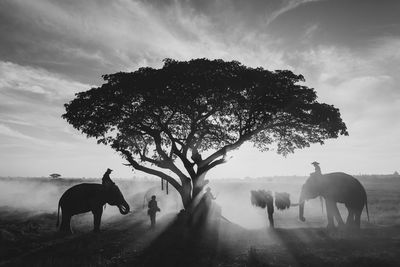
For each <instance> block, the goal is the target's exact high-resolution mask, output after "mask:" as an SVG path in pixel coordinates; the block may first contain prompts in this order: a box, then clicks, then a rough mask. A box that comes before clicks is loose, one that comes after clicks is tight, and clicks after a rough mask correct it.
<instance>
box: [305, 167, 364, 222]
mask: <svg viewBox="0 0 400 267" xmlns="http://www.w3.org/2000/svg"><path fill="white" fill-rule="evenodd" d="M318 196H320V197H323V198H324V199H325V202H326V211H327V217H328V225H327V228H328V229H332V228H335V224H334V218H336V221H337V223H338V226H339V227H342V226H344V222H343V220H342V217H341V216H340V213H339V210H338V208H337V206H336V203H344V205H345V206H346V208H347V210H348V217H347V220H346V226H348V227H353V228H356V229H360V217H361V213H362V211H363V209H364V206H365V208H366V211H367V218H368V221H369V213H368V204H367V193H366V192H365V189H364V187H363V186H362V185H361V183H360V182H359V181H358V180H357V179H356V178H354V177H353V176H351V175H348V174H346V173H343V172H334V173H327V174H322V175H311V176H310V177H309V178H308V179H307V180H306V182H305V183H304V185H303V187H302V189H301V193H300V199H299V219H300V220H301V221H303V222H304V221H305V218H304V203H305V201H306V200H309V199H313V198H316V197H318Z"/></svg>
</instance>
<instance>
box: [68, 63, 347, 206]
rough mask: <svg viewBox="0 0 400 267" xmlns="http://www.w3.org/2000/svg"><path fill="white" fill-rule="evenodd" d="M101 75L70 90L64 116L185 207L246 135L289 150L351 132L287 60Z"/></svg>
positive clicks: (261, 145)
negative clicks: (163, 185)
mask: <svg viewBox="0 0 400 267" xmlns="http://www.w3.org/2000/svg"><path fill="white" fill-rule="evenodd" d="M103 79H104V80H105V83H104V84H103V85H102V86H100V87H97V88H92V89H90V90H88V91H85V92H80V93H78V94H76V98H75V99H74V100H72V101H71V102H70V103H68V104H66V105H65V108H66V113H65V114H64V115H63V118H65V119H66V120H67V121H68V122H69V123H70V124H72V125H73V126H74V127H75V128H76V129H78V130H80V131H81V132H83V133H85V134H86V135H87V136H88V137H94V138H96V139H97V141H98V143H103V144H106V145H110V146H111V147H112V148H113V149H115V150H116V151H118V152H119V153H120V154H121V155H122V156H123V157H124V158H125V159H126V160H127V161H128V162H129V165H131V166H132V167H133V168H135V169H137V170H140V171H142V172H145V173H148V174H152V175H156V176H158V177H160V178H161V179H164V180H166V181H168V182H169V183H170V184H171V185H172V186H173V187H175V188H176V190H178V192H179V193H180V194H181V197H182V201H183V204H184V207H185V208H188V207H189V206H190V204H191V201H192V199H193V198H194V197H195V196H196V195H197V194H199V193H200V192H201V190H202V189H203V187H204V186H205V185H206V184H207V182H208V181H207V180H206V179H205V174H206V173H207V172H208V171H209V170H210V169H212V168H214V167H216V166H218V165H220V164H223V163H224V162H226V155H227V153H228V152H229V151H231V150H234V149H237V148H239V147H240V146H241V145H242V144H243V143H244V142H252V143H253V144H254V145H255V147H257V148H258V149H260V150H261V151H267V150H269V149H270V148H271V147H274V148H275V149H276V151H277V153H279V154H283V155H286V154H288V153H293V152H294V150H295V149H299V148H300V149H301V148H304V147H308V146H309V145H310V144H311V143H321V144H323V142H324V140H325V139H328V138H337V137H338V136H339V135H347V130H346V125H345V124H344V122H343V121H342V119H341V117H340V113H339V110H338V109H336V108H334V107H333V106H331V105H328V104H324V103H318V102H317V101H316V98H317V96H316V93H315V91H314V89H312V88H308V87H307V86H304V85H302V84H299V82H304V78H303V76H302V75H296V74H293V73H292V72H291V71H289V70H276V71H268V70H264V69H263V68H249V67H246V66H244V65H242V64H241V63H239V62H237V61H231V62H226V61H223V60H208V59H195V60H190V61H176V60H172V59H166V60H164V66H163V67H162V68H161V69H154V68H149V67H146V68H139V69H138V70H137V71H135V72H131V73H125V72H119V73H115V74H109V75H104V76H103ZM206 152H208V154H207V155H206V154H205V153H206ZM177 161H180V162H181V164H177Z"/></svg>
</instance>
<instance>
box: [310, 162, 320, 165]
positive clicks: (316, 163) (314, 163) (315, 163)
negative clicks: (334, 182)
mask: <svg viewBox="0 0 400 267" xmlns="http://www.w3.org/2000/svg"><path fill="white" fill-rule="evenodd" d="M311 164H312V165H319V162H316V161H314V162H312V163H311Z"/></svg>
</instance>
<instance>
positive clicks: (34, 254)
mask: <svg viewBox="0 0 400 267" xmlns="http://www.w3.org/2000/svg"><path fill="white" fill-rule="evenodd" d="M299 184H301V183H299ZM274 185H276V184H274ZM398 185H399V181H396V182H390V183H389V182H381V181H378V182H373V183H365V186H366V188H367V192H368V194H369V202H370V217H371V222H370V223H368V222H367V221H366V216H365V214H364V215H363V224H362V229H361V230H360V231H359V232H349V231H346V230H338V231H335V232H328V231H327V230H326V229H325V227H324V225H325V223H326V218H325V216H326V214H321V210H320V205H319V202H318V201H316V202H315V203H312V202H311V203H308V204H307V205H306V210H307V209H308V211H309V213H308V214H307V215H308V218H307V219H308V224H304V223H301V222H299V221H297V220H296V214H297V210H296V209H293V210H290V211H286V212H278V211H276V213H275V217H276V226H277V228H276V229H275V230H269V229H268V228H267V227H266V225H265V224H266V223H267V219H266V216H265V213H264V211H262V210H261V211H257V212H258V213H255V212H256V211H254V208H252V207H251V206H248V207H247V206H244V204H243V206H240V207H239V206H238V204H237V203H246V205H247V204H248V203H249V200H248V192H249V189H251V188H256V189H257V188H268V186H270V187H272V185H265V184H263V185H260V184H252V185H248V184H247V183H246V184H240V185H235V184H229V185H227V184H214V185H213V188H215V190H220V192H221V194H220V196H219V198H218V199H217V201H220V202H219V204H221V205H222V208H223V215H224V216H225V217H227V218H228V219H229V220H230V221H227V220H224V219H221V220H213V221H212V222H211V223H210V224H209V225H208V227H206V228H202V229H196V230H195V231H193V230H188V228H185V227H183V225H182V222H181V220H177V212H176V211H175V212H171V211H169V212H162V213H160V216H158V221H157V227H156V229H154V230H151V229H150V228H149V218H148V217H147V214H146V211H145V210H144V209H142V208H141V205H142V203H141V202H143V200H141V201H139V199H140V198H138V199H136V200H135V199H133V198H132V199H133V200H132V199H131V200H130V201H131V202H135V203H140V205H138V206H136V207H133V206H132V207H133V210H134V211H133V213H130V214H128V215H126V216H122V215H120V214H118V212H117V211H115V210H116V209H115V208H114V209H113V207H107V211H108V212H111V213H110V214H111V215H108V216H104V218H103V219H104V220H103V222H102V232H101V233H97V234H96V233H92V232H91V230H92V227H93V221H92V216H91V214H85V215H80V216H76V217H75V218H74V219H73V222H72V224H73V230H74V234H73V235H69V236H65V235H62V234H60V233H58V232H57V230H56V228H55V222H56V216H57V214H56V213H55V212H54V211H55V209H54V207H52V208H51V209H49V210H35V209H33V208H32V207H28V208H16V207H15V206H9V205H4V206H0V266H59V267H61V266H221V267H223V266H250V267H251V266H340V267H343V266H400V254H399V251H400V223H399V218H400V212H399V211H400V209H399V205H398V203H399V198H400V195H399V193H398V191H399V190H400V189H399V187H398ZM297 187H298V186H297V185H296V186H294V187H293V188H294V189H293V190H297ZM285 188H286V189H287V190H288V187H287V186H286V185H285ZM272 189H274V188H272ZM223 190H225V191H223ZM235 190H237V192H236V191H235ZM225 192H234V197H235V201H232V200H229V201H228V200H227V198H228V197H227V195H226V194H225ZM241 192H242V193H241ZM54 195H55V196H57V197H58V195H59V192H56V193H54ZM242 195H243V200H242V199H241V196H242ZM41 196H43V193H41ZM244 198H246V200H247V202H244ZM224 201H225V202H224ZM31 202H32V201H31ZM234 203H236V204H234ZM30 204H32V203H30ZM0 205H1V203H0ZM248 205H250V204H248ZM50 206H54V203H51V205H50ZM235 207H236V210H235ZM245 209H246V210H248V213H243V212H241V211H240V210H242V211H244V210H245ZM224 211H225V212H224ZM112 212H114V213H112ZM253 212H254V214H255V215H254V214H253ZM313 212H314V213H313ZM235 214H238V215H235ZM235 216H236V217H235ZM257 216H261V217H257ZM243 217H248V219H249V220H248V221H252V220H261V227H259V225H258V224H251V223H249V222H248V221H247V222H246V221H244V220H243ZM260 218H261V219H260ZM246 225H247V226H254V227H246Z"/></svg>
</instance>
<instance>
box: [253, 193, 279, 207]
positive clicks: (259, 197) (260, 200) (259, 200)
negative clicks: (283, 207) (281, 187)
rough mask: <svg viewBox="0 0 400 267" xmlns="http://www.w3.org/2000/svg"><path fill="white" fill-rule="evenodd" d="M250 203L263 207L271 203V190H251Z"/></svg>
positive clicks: (272, 199)
mask: <svg viewBox="0 0 400 267" xmlns="http://www.w3.org/2000/svg"><path fill="white" fill-rule="evenodd" d="M250 199H251V204H252V205H253V206H256V207H260V208H263V209H265V207H266V206H267V204H268V203H273V201H274V198H273V196H272V193H271V191H265V190H251V197H250Z"/></svg>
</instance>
